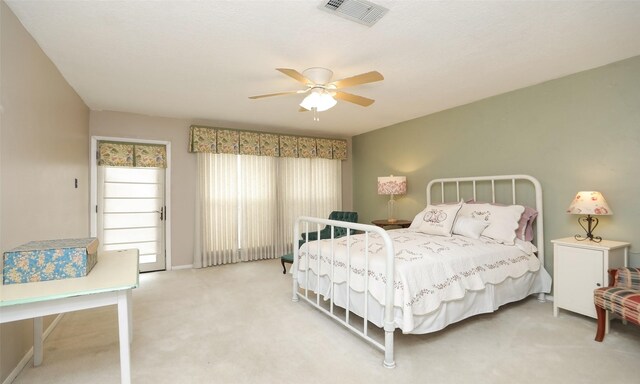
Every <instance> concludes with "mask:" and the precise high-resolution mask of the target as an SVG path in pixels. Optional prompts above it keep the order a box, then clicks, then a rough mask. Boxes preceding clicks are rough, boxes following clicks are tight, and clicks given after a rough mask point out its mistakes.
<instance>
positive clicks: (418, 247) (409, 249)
mask: <svg viewBox="0 0 640 384" xmlns="http://www.w3.org/2000/svg"><path fill="white" fill-rule="evenodd" d="M388 234H389V236H390V237H391V239H392V240H393V243H394V248H395V249H394V251H395V281H394V291H395V297H394V306H396V307H401V308H402V313H403V328H404V329H412V328H413V316H414V315H425V314H428V313H430V312H432V311H435V310H437V309H438V307H439V306H440V304H441V303H442V302H444V301H452V300H457V299H460V298H462V297H463V296H464V295H465V292H466V291H479V290H482V289H484V288H485V286H486V284H494V285H495V284H499V283H501V282H503V281H504V280H505V279H508V278H516V277H520V276H522V275H524V274H525V273H527V272H529V271H531V272H535V271H538V270H539V269H540V261H539V260H538V258H537V257H536V256H535V254H534V253H533V252H534V251H535V247H534V246H533V245H532V244H531V243H524V242H518V243H516V245H512V246H510V245H504V244H499V243H497V242H495V241H493V240H491V239H488V238H480V239H478V240H475V239H471V238H468V237H463V236H458V235H454V236H453V237H450V238H447V237H442V236H432V235H427V234H424V233H421V232H416V231H414V230H410V229H398V230H392V231H388ZM349 241H350V243H351V251H350V253H351V262H350V270H351V275H350V284H349V285H350V287H351V289H353V290H355V291H358V292H363V291H364V290H365V279H364V276H365V268H364V250H365V235H352V236H350V238H349ZM318 244H320V245H321V246H320V255H321V257H320V275H321V276H328V275H330V274H331V253H332V252H331V249H332V245H331V240H320V241H319V242H318V241H312V242H308V243H305V244H304V245H303V246H302V247H301V248H300V252H299V255H298V263H297V265H298V270H299V271H300V272H302V271H303V270H304V269H305V266H306V264H307V259H309V266H310V269H311V270H312V271H313V272H314V273H316V274H317V273H318V256H317V255H318V252H317V251H318ZM333 247H334V249H335V256H334V261H333V265H334V272H333V273H334V281H335V282H336V283H343V282H346V277H347V258H346V254H347V238H346V237H342V238H339V239H335V240H333ZM368 249H369V256H368V257H369V272H368V275H369V279H368V284H369V291H370V293H371V295H372V296H373V297H374V298H375V299H376V300H377V301H378V302H380V304H382V305H384V303H385V298H384V296H385V295H384V291H385V284H386V277H385V256H386V251H385V248H384V243H383V241H382V239H381V238H380V236H378V235H376V234H373V233H372V234H369V241H368ZM542 272H545V271H542ZM545 273H546V272H545ZM300 280H303V279H300Z"/></svg>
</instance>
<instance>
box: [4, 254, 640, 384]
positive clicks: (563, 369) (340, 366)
mask: <svg viewBox="0 0 640 384" xmlns="http://www.w3.org/2000/svg"><path fill="white" fill-rule="evenodd" d="M552 312H553V311H552V303H550V302H547V303H539V302H538V301H537V300H535V299H533V298H530V299H526V300H523V301H521V302H518V303H513V304H509V305H506V306H503V307H502V308H501V309H500V310H499V311H497V312H495V313H492V314H485V315H479V316H475V317H473V318H471V319H467V320H465V321H462V322H460V323H457V324H454V325H452V326H449V327H447V328H446V329H444V330H443V331H440V332H436V333H432V334H427V335H402V334H401V333H400V332H396V334H395V360H396V363H397V367H396V368H395V369H387V368H384V367H383V366H382V358H383V356H382V353H381V352H380V351H379V350H377V349H376V348H374V347H372V346H371V345H369V344H368V343H366V342H364V341H363V340H361V339H360V338H358V337H357V336H355V335H354V334H352V333H351V332H349V331H348V330H346V329H345V328H343V327H341V326H339V325H338V324H336V323H335V322H334V321H333V320H331V319H329V318H328V317H327V316H324V315H322V314H321V313H320V312H318V311H317V310H316V309H314V308H312V307H311V306H310V305H308V304H306V303H303V302H297V303H294V302H292V301H291V277H290V275H288V274H287V275H283V274H282V269H281V267H280V263H279V260H268V261H260V262H252V263H242V264H234V265H225V266H220V267H213V268H205V269H199V270H195V269H194V270H177V271H170V272H157V273H149V274H144V275H141V277H140V287H139V288H137V289H135V290H134V292H133V324H134V331H133V344H132V351H131V353H132V358H131V365H132V380H133V382H134V383H153V384H163V383H291V382H298V383H431V384H439V383H449V384H456V383H474V384H483V383H487V384H501V383H505V384H506V383H509V384H511V383H537V384H539V383H545V384H549V383H581V384H588V383H594V384H595V383H598V384H602V383H606V382H611V383H625V384H626V383H629V384H631V383H639V382H640V379H638V373H637V366H638V361H640V327H636V326H633V325H623V324H622V323H621V322H620V321H619V320H614V321H612V323H611V332H610V333H609V334H608V335H607V336H606V337H605V340H604V342H603V343H597V342H595V341H593V338H594V336H595V331H596V322H595V320H594V319H591V318H588V317H584V316H580V315H576V314H572V313H570V312H567V311H562V310H561V312H560V315H559V317H557V318H554V317H553V314H552ZM117 324H118V321H117V311H116V307H115V306H111V307H105V308H99V309H93V310H85V311H79V312H73V313H68V314H66V315H65V316H64V318H63V319H62V320H61V321H60V323H59V324H58V326H57V327H56V328H55V329H54V330H53V332H52V333H51V334H50V336H49V337H48V338H47V340H46V341H45V344H44V361H43V363H42V365H41V366H40V367H37V368H34V367H33V366H32V364H31V363H29V364H28V365H27V366H26V367H25V369H24V370H23V371H22V372H21V373H20V375H19V376H18V377H17V379H16V380H15V381H14V383H16V384H23V383H31V384H34V383H65V384H75V383H83V384H84V383H118V382H119V380H120V365H119V349H118V325H117ZM634 367H636V368H634Z"/></svg>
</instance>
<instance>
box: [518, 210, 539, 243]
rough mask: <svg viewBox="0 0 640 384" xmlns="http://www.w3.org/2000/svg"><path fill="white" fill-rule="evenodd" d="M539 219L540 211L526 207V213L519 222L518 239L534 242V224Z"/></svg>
mask: <svg viewBox="0 0 640 384" xmlns="http://www.w3.org/2000/svg"><path fill="white" fill-rule="evenodd" d="M536 217H538V211H536V210H535V209H533V208H531V207H526V206H525V207H524V212H522V216H521V217H520V221H519V222H518V229H516V237H517V238H518V239H520V240H524V241H531V240H533V223H534V222H535V221H536Z"/></svg>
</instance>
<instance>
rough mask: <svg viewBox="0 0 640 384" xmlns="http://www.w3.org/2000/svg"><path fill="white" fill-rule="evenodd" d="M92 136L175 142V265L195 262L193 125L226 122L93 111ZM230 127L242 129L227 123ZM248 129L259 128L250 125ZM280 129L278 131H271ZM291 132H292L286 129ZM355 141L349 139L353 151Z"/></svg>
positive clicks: (347, 167)
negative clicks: (190, 149)
mask: <svg viewBox="0 0 640 384" xmlns="http://www.w3.org/2000/svg"><path fill="white" fill-rule="evenodd" d="M90 120H91V123H90V127H91V128H90V129H91V136H107V137H118V138H131V139H146V140H163V141H169V142H171V212H169V214H170V217H171V218H172V219H171V220H172V222H171V225H172V234H171V258H172V260H171V264H172V266H174V267H176V266H185V265H191V264H193V238H194V237H193V236H194V235H193V234H194V226H195V195H196V190H195V188H196V156H195V155H194V154H193V153H189V152H188V151H187V148H188V142H189V126H190V125H191V124H202V125H206V126H213V127H223V125H221V124H219V123H216V122H210V121H203V120H188V119H171V118H165V117H152V116H143V115H137V114H132V113H123V112H106V111H103V112H98V111H92V112H91V119H90ZM224 126H226V127H227V128H235V129H238V128H242V127H238V126H229V125H228V124H227V125H224ZM245 128H246V129H255V127H250V128H247V127H245ZM270 131H272V132H277V131H275V130H272V129H271V130H270ZM282 133H291V132H282ZM350 144H351V141H350V140H348V145H349V150H350V149H351V148H350ZM351 164H352V161H351V159H349V160H347V161H344V162H343V167H342V175H343V176H342V178H343V183H342V184H343V185H342V187H343V209H345V210H348V209H351V208H352V195H353V194H352V189H351V188H352V172H351Z"/></svg>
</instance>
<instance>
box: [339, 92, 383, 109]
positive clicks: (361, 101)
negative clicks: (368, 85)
mask: <svg viewBox="0 0 640 384" xmlns="http://www.w3.org/2000/svg"><path fill="white" fill-rule="evenodd" d="M333 97H335V98H336V99H338V100H344V101H348V102H350V103H354V104H358V105H362V106H363V107H368V106H370V105H371V104H373V103H374V102H375V100H373V99H368V98H366V97H362V96H358V95H352V94H351V93H346V92H340V91H336V94H335V95H334V96H333Z"/></svg>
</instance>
